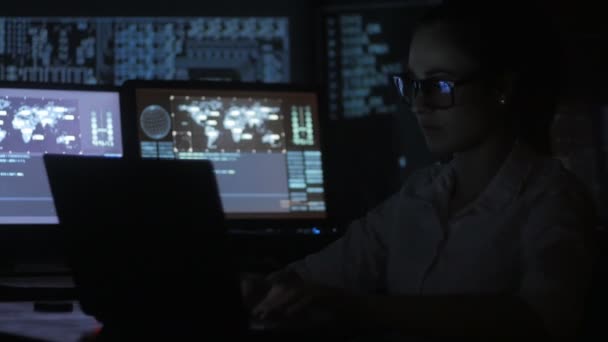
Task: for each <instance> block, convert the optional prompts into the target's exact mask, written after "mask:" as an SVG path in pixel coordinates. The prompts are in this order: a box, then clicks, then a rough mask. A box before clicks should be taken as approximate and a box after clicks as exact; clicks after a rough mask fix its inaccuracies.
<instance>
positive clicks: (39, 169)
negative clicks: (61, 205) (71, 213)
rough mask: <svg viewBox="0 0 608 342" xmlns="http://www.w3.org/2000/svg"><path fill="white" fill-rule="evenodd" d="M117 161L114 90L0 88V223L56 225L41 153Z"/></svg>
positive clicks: (118, 143)
mask: <svg viewBox="0 0 608 342" xmlns="http://www.w3.org/2000/svg"><path fill="white" fill-rule="evenodd" d="M46 153H50V154H66V155H89V156H107V157H121V156H122V154H123V150H122V137H121V124H120V100H119V92H118V91H106V90H104V91H101V90H99V91H93V90H68V89H38V88H17V87H14V88H13V87H10V86H4V87H0V224H1V225H22V224H23V225H39V224H43V225H44V224H56V223H58V219H57V215H56V213H55V208H54V205H53V198H52V196H51V192H50V188H49V184H48V179H47V177H46V173H45V168H44V163H43V160H42V155H44V154H46Z"/></svg>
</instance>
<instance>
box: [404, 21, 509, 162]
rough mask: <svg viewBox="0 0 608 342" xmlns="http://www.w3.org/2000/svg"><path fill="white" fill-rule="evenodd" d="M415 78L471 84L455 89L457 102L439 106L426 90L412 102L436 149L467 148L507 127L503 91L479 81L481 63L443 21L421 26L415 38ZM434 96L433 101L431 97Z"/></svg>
mask: <svg viewBox="0 0 608 342" xmlns="http://www.w3.org/2000/svg"><path fill="white" fill-rule="evenodd" d="M408 69H409V70H408V73H409V77H411V78H413V79H418V80H421V79H437V80H446V81H456V83H458V81H462V80H468V82H465V83H462V84H457V85H456V86H455V87H454V88H453V102H452V104H453V105H452V106H451V107H449V108H445V107H446V106H445V103H444V106H443V107H441V108H437V107H436V106H433V103H432V99H429V98H426V99H425V95H424V93H423V92H419V93H418V95H417V96H416V97H415V98H414V100H413V101H412V111H413V112H414V114H416V118H417V120H418V124H419V125H420V128H421V129H422V132H423V134H424V137H425V139H426V143H427V145H428V147H429V149H430V150H431V152H434V153H438V154H451V153H455V152H461V151H466V150H467V149H470V148H472V147H474V146H475V145H477V144H479V143H481V142H483V141H484V140H486V139H487V138H488V137H489V136H491V135H492V134H497V132H498V131H497V130H500V128H501V126H502V128H504V124H505V122H504V120H505V117H504V114H499V113H502V112H504V111H501V110H500V106H501V104H500V100H501V98H500V96H501V95H500V94H499V92H498V91H496V90H494V89H488V86H487V84H485V83H484V82H483V81H482V80H481V79H479V74H478V72H479V69H480V66H479V63H478V61H477V60H476V59H475V58H474V57H472V55H471V54H469V53H467V51H466V49H464V48H462V47H461V46H459V45H458V43H457V42H456V40H454V39H452V38H451V36H450V33H449V28H448V27H445V26H442V25H440V24H436V25H432V26H428V27H424V28H421V29H419V30H418V31H417V32H416V34H415V35H414V37H413V40H412V43H411V46H410V54H409V63H408ZM429 100H431V101H429Z"/></svg>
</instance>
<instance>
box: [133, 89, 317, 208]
mask: <svg viewBox="0 0 608 342" xmlns="http://www.w3.org/2000/svg"><path fill="white" fill-rule="evenodd" d="M134 88H135V90H134V94H135V98H134V99H135V107H136V112H137V115H138V126H139V141H140V143H139V146H140V152H141V157H143V158H158V159H207V160H211V161H212V163H213V166H214V168H215V173H216V176H217V179H218V185H219V189H220V196H221V198H222V203H223V206H224V211H225V213H226V217H227V218H228V219H255V218H262V219H264V218H270V219H275V218H276V219H290V218H295V219H309V218H310V219H323V218H325V217H326V205H325V188H324V177H323V165H322V152H321V147H320V146H321V145H320V139H319V134H320V129H319V116H318V110H319V109H318V99H317V94H316V92H314V91H296V90H293V91H292V90H282V89H277V90H268V87H266V88H263V87H261V86H260V87H258V89H255V88H251V87H250V88H249V89H238V88H236V89H233V88H231V89H221V88H218V86H211V87H209V88H205V87H201V86H197V87H192V88H188V87H184V86H180V87H175V88H172V87H171V86H167V85H164V84H160V85H159V84H156V85H154V83H147V84H146V82H140V83H139V84H138V85H135V86H134Z"/></svg>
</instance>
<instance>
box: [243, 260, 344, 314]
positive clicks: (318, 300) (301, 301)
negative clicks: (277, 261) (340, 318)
mask: <svg viewBox="0 0 608 342" xmlns="http://www.w3.org/2000/svg"><path fill="white" fill-rule="evenodd" d="M266 280H267V281H268V282H269V283H270V284H271V287H270V289H269V291H268V293H267V294H266V296H265V297H264V298H263V299H262V300H261V302H260V303H259V304H258V305H256V306H255V308H254V309H253V315H254V317H256V318H259V319H262V320H266V319H283V318H291V317H294V316H298V315H301V314H303V313H305V312H306V311H307V310H308V309H315V310H319V311H320V312H323V313H325V314H329V315H332V316H333V315H335V314H337V312H338V309H340V305H341V303H343V301H344V298H345V294H344V292H343V291H341V290H338V289H333V288H329V287H325V286H322V285H318V284H313V283H309V282H306V281H304V280H302V279H301V278H300V277H299V276H298V275H297V274H295V273H293V272H283V273H275V274H271V275H270V276H269V277H267V279H266Z"/></svg>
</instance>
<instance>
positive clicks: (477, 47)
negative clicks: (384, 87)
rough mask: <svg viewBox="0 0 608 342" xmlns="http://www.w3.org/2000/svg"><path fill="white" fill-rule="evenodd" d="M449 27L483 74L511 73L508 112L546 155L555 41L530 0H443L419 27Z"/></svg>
mask: <svg viewBox="0 0 608 342" xmlns="http://www.w3.org/2000/svg"><path fill="white" fill-rule="evenodd" d="M433 24H441V25H446V26H447V27H449V32H450V34H452V35H453V37H452V38H453V39H455V40H456V41H457V42H458V43H459V44H461V45H462V46H463V47H464V48H465V49H466V51H468V52H470V53H471V54H472V55H473V57H475V58H477V59H478V60H479V63H480V71H481V72H482V74H484V75H488V76H490V75H500V74H503V73H508V72H511V73H512V74H514V75H516V76H517V78H516V80H515V81H514V84H513V85H514V87H513V94H512V98H511V99H510V103H509V111H510V113H511V114H512V115H513V119H514V125H515V130H516V134H517V135H518V138H519V139H520V140H522V141H524V142H526V143H528V144H529V145H530V146H531V147H532V148H534V149H535V150H537V152H539V153H541V154H550V153H551V134H550V133H551V124H552V122H553V117H554V115H555V111H556V105H557V96H558V82H559V79H558V69H559V61H560V58H559V54H558V51H559V39H558V35H557V33H556V31H555V30H554V29H553V28H552V26H553V25H552V23H551V22H550V21H548V20H546V15H545V14H543V12H542V11H541V10H540V8H539V7H537V6H536V5H535V4H534V2H533V1H526V2H525V3H524V2H523V1H509V2H507V1H500V2H497V1H488V0H444V2H443V3H442V4H441V5H438V6H436V7H433V8H432V9H430V10H429V12H428V13H426V15H425V16H423V17H422V19H421V20H420V22H419V24H418V28H421V27H426V26H429V25H433Z"/></svg>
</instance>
